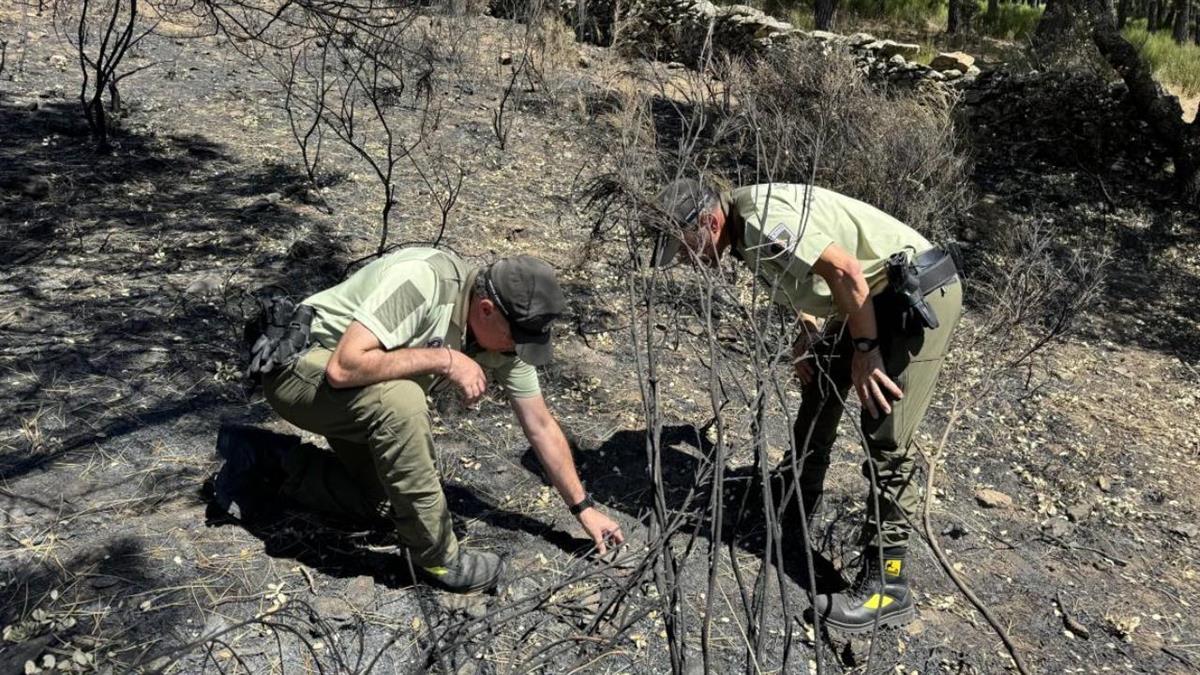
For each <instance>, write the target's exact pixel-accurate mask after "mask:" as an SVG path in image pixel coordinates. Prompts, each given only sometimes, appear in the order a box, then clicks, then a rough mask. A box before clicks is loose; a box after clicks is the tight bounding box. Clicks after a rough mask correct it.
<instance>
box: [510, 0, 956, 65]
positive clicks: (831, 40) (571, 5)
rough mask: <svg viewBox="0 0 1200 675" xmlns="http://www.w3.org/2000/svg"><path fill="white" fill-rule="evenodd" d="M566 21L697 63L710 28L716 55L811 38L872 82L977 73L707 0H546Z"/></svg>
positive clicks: (595, 34)
mask: <svg viewBox="0 0 1200 675" xmlns="http://www.w3.org/2000/svg"><path fill="white" fill-rule="evenodd" d="M534 1H540V0H494V4H493V6H492V13H493V14H496V15H498V16H506V17H509V18H519V16H520V15H521V14H522V12H528V7H529V5H528V4H527V3H528V2H534ZM550 1H551V2H553V3H557V6H558V8H559V11H560V13H561V14H562V16H563V18H564V19H565V20H566V21H567V22H568V23H569V24H570V25H573V26H575V29H576V33H577V35H578V37H579V38H580V39H581V40H586V41H588V42H594V43H597V44H601V45H605V46H615V47H618V48H621V49H625V50H627V51H630V52H633V53H636V54H639V55H643V56H647V57H650V58H654V59H658V60H660V61H677V62H682V63H684V64H687V65H690V66H695V65H697V64H698V63H699V61H700V60H701V58H702V57H703V53H702V50H703V49H704V46H705V45H706V44H710V43H709V42H708V36H709V33H710V31H711V35H712V41H711V46H712V49H713V51H714V52H716V53H725V54H734V55H738V56H751V55H755V54H764V53H766V52H767V51H768V50H771V49H777V48H786V47H787V45H791V44H796V43H798V42H801V43H802V42H808V43H812V42H816V43H820V44H822V45H826V46H828V48H831V49H846V50H848V51H849V52H850V53H851V54H852V55H853V57H854V59H855V61H856V62H857V63H858V65H859V67H860V68H861V69H862V71H863V73H864V74H866V75H867V76H868V77H869V78H871V79H874V80H886V81H889V82H902V83H915V82H918V81H926V80H927V81H934V82H945V83H951V82H958V83H962V82H969V81H971V80H973V79H974V78H975V77H976V76H977V75H978V74H979V68H977V67H976V66H975V59H974V58H972V57H971V56H969V55H967V54H963V53H961V52H952V53H948V54H940V55H938V56H937V57H936V58H934V59H933V61H932V62H931V63H930V64H929V65H925V64H922V63H917V62H915V61H913V60H911V59H913V58H914V57H916V56H917V53H918V52H919V51H920V47H919V46H918V45H915V44H905V43H898V42H894V41H892V40H879V39H876V38H875V37H874V36H872V35H868V34H866V33H856V34H854V35H839V34H837V33H829V32H825V31H804V30H800V29H798V28H795V27H793V26H792V25H791V24H789V23H787V22H784V21H780V20H779V19H776V18H775V17H772V16H770V15H768V14H765V13H764V12H761V11H759V10H757V9H754V8H753V7H748V6H746V5H716V4H713V3H712V2H709V0H550Z"/></svg>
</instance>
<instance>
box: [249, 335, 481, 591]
mask: <svg viewBox="0 0 1200 675" xmlns="http://www.w3.org/2000/svg"><path fill="white" fill-rule="evenodd" d="M332 354H333V352H332V351H331V350H329V349H325V348H323V347H319V346H316V347H313V348H311V349H310V350H309V351H308V352H307V353H305V354H303V355H302V356H301V357H300V358H299V359H297V360H296V362H295V363H293V364H292V365H291V366H288V367H287V368H284V369H283V370H281V371H279V372H278V373H273V374H271V375H268V376H267V377H265V378H264V379H263V389H264V391H265V393H266V397H267V401H268V402H270V404H271V407H272V408H274V409H275V411H276V412H277V413H279V415H280V416H281V417H283V418H284V419H285V420H287V421H289V422H291V423H292V424H294V425H296V426H298V427H300V428H301V429H305V430H307V431H311V432H313V433H317V434H321V435H323V436H325V437H326V438H327V439H328V440H329V445H330V447H331V448H332V449H333V454H329V453H324V452H320V453H318V452H297V453H293V454H291V455H289V456H288V458H287V459H286V460H285V466H284V470H285V473H286V475H287V479H286V480H285V481H284V485H283V488H282V492H283V497H285V498H287V499H290V500H292V501H295V502H297V503H299V504H300V505H302V506H304V507H305V508H309V509H312V510H314V511H320V512H324V513H330V514H335V515H341V516H346V517H350V518H359V519H372V518H374V519H378V518H380V517H381V516H384V517H390V518H391V519H392V521H393V522H394V523H395V525H396V531H397V532H398V534H399V535H400V541H401V542H402V543H403V544H404V545H405V546H407V547H408V549H409V553H410V554H411V555H412V559H413V563H415V564H417V565H421V566H424V567H430V566H433V565H440V564H443V563H445V562H448V561H449V560H451V559H453V558H454V557H455V556H456V555H457V554H458V540H457V539H456V538H455V536H454V531H453V529H452V526H451V520H450V511H449V510H448V509H447V508H446V498H445V496H444V494H443V493H442V484H441V480H440V478H439V476H438V472H437V466H436V465H435V463H434V447H433V435H432V433H431V430H430V421H429V410H428V408H427V406H426V404H425V391H424V390H423V389H422V388H421V387H420V385H418V384H417V383H415V382H412V381H411V380H390V381H387V382H380V383H378V384H372V385H370V386H366V387H358V388H351V389H335V388H333V387H331V386H329V384H328V383H327V382H325V364H326V363H328V361H329V357H330V356H332Z"/></svg>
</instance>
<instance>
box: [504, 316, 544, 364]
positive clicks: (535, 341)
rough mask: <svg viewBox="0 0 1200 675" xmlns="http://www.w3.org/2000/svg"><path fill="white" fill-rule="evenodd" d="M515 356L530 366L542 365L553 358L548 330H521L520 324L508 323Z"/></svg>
mask: <svg viewBox="0 0 1200 675" xmlns="http://www.w3.org/2000/svg"><path fill="white" fill-rule="evenodd" d="M509 328H510V330H511V331H512V336H513V342H514V343H515V346H516V352H517V356H519V357H521V360H522V361H524V362H525V363H528V364H529V365H531V366H544V365H546V364H548V363H550V361H551V360H553V358H554V347H553V345H552V344H551V342H550V332H549V331H546V332H542V331H527V330H522V329H521V327H520V326H517V325H513V324H509Z"/></svg>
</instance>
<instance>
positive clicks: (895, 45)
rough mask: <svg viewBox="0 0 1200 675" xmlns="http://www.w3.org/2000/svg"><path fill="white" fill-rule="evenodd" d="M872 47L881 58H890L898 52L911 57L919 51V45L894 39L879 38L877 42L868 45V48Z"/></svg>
mask: <svg viewBox="0 0 1200 675" xmlns="http://www.w3.org/2000/svg"><path fill="white" fill-rule="evenodd" d="M872 46H873V47H874V49H875V51H877V52H879V55H880V56H882V57H883V58H890V57H892V56H895V55H897V54H899V55H900V56H904V57H910V58H911V57H913V56H916V55H917V54H919V53H920V52H921V45H918V44H913V43H911V42H896V41H894V40H881V41H879V42H875V43H872V44H871V45H868V48H870V47H872Z"/></svg>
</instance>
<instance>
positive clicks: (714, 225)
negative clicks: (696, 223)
mask: <svg viewBox="0 0 1200 675" xmlns="http://www.w3.org/2000/svg"><path fill="white" fill-rule="evenodd" d="M700 225H701V227H703V228H704V229H706V230H708V231H709V233H711V234H714V235H715V234H716V233H717V230H718V229H720V225H719V223H718V222H717V214H716V213H714V212H713V211H705V212H704V213H701V214H700Z"/></svg>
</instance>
